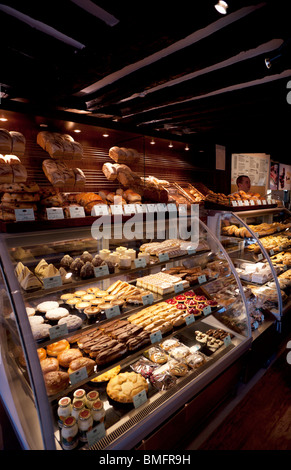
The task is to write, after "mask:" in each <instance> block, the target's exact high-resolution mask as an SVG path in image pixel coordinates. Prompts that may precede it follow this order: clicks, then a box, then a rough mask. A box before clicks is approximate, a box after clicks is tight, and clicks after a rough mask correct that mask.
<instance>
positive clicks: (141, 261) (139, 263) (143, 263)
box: [134, 258, 147, 268]
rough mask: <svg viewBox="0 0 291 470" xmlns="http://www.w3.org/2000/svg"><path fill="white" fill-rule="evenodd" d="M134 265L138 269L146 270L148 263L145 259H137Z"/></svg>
mask: <svg viewBox="0 0 291 470" xmlns="http://www.w3.org/2000/svg"><path fill="white" fill-rule="evenodd" d="M134 264H135V267H136V268H145V267H146V265H147V262H146V259H145V258H136V259H135V260H134Z"/></svg>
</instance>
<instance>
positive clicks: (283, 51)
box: [265, 38, 291, 69]
mask: <svg viewBox="0 0 291 470" xmlns="http://www.w3.org/2000/svg"><path fill="white" fill-rule="evenodd" d="M290 55H291V39H290V38H289V39H287V40H286V41H284V42H283V44H282V45H281V46H280V47H279V48H278V49H277V50H276V51H275V52H274V56H273V57H266V59H265V65H266V67H267V69H270V68H271V67H272V66H273V65H274V64H275V63H276V62H278V61H279V60H282V61H283V60H284V61H286V60H288V58H289V57H290ZM289 60H290V59H289Z"/></svg>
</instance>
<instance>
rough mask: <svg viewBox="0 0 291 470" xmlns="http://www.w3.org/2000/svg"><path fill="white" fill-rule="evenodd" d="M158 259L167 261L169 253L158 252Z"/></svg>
mask: <svg viewBox="0 0 291 470" xmlns="http://www.w3.org/2000/svg"><path fill="white" fill-rule="evenodd" d="M159 260H160V261H162V262H163V261H169V255H168V253H160V254H159Z"/></svg>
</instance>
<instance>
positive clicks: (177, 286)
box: [174, 282, 184, 294]
mask: <svg viewBox="0 0 291 470" xmlns="http://www.w3.org/2000/svg"><path fill="white" fill-rule="evenodd" d="M183 290H184V285H183V283H182V282H178V283H177V284H174V291H175V294H178V293H179V292H183Z"/></svg>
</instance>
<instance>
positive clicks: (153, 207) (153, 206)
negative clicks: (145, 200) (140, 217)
mask: <svg viewBox="0 0 291 470" xmlns="http://www.w3.org/2000/svg"><path fill="white" fill-rule="evenodd" d="M147 209H148V212H158V208H157V204H147Z"/></svg>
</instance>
